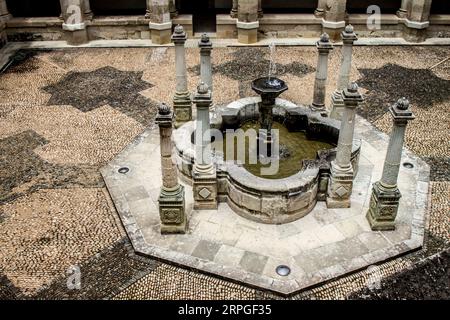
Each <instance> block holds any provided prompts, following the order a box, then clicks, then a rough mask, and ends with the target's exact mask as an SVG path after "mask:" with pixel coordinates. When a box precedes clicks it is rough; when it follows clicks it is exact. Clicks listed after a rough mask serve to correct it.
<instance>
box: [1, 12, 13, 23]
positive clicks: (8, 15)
mask: <svg viewBox="0 0 450 320" xmlns="http://www.w3.org/2000/svg"><path fill="white" fill-rule="evenodd" d="M12 17H13V16H12V15H11V14H9V13H8V14H4V15H2V16H0V23H2V22H6V21H8V20H9V19H11V18H12Z"/></svg>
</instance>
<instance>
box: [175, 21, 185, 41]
mask: <svg viewBox="0 0 450 320" xmlns="http://www.w3.org/2000/svg"><path fill="white" fill-rule="evenodd" d="M186 40H187V35H186V32H185V31H184V28H183V26H181V25H179V24H178V25H176V27H175V29H174V31H173V34H172V42H174V43H175V44H184V43H185V42H186Z"/></svg>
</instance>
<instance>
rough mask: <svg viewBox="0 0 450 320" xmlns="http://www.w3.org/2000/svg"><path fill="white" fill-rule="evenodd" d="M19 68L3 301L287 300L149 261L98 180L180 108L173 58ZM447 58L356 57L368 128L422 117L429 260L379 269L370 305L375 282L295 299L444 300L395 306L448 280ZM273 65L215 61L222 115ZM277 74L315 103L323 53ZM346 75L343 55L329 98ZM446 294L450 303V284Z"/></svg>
mask: <svg viewBox="0 0 450 320" xmlns="http://www.w3.org/2000/svg"><path fill="white" fill-rule="evenodd" d="M20 54H21V57H22V58H23V59H19V60H18V61H17V62H16V63H15V64H13V65H11V66H10V67H9V68H8V69H7V70H6V71H5V72H4V73H2V74H0V248H2V249H1V250H0V299H58V298H70V299H83V298H84V299H86V298H89V299H103V298H113V299H215V298H217V299H255V298H257V299H278V298H280V297H278V296H276V295H274V294H272V293H267V292H262V291H259V290H254V289H252V288H247V287H244V286H241V285H238V284H235V283H231V282H228V281H223V280H220V279H217V278H214V277H211V276H207V275H203V274H199V273H197V272H195V271H191V270H184V269H180V268H178V267H176V266H171V265H167V264H164V263H161V262H158V261H153V260H150V259H147V258H142V257H139V256H136V255H135V254H134V253H133V251H132V248H131V246H130V243H129V240H128V239H127V237H126V236H125V233H124V231H123V229H122V226H121V224H120V221H119V220H118V217H117V213H116V211H115V208H114V206H113V204H112V202H111V200H110V198H109V194H108V192H107V191H106V188H105V186H104V182H103V180H102V178H101V176H100V174H99V171H98V170H99V168H100V167H102V166H103V165H104V164H106V163H107V162H108V161H110V160H111V159H112V158H114V156H115V155H116V154H118V153H119V152H120V151H121V150H122V149H123V148H124V147H125V146H127V145H128V144H129V143H130V142H131V141H132V140H133V138H134V137H135V136H136V135H138V134H139V133H141V132H142V131H143V130H144V129H145V128H146V127H147V126H150V125H152V123H153V118H154V115H155V111H156V109H155V106H156V104H157V103H158V102H162V101H163V102H167V103H170V102H171V96H172V94H173V90H174V86H175V70H174V63H173V61H174V50H173V49H172V48H153V49H148V48H146V49H144V48H127V49H67V50H43V51H23V52H21V53H20ZM448 54H449V48H448V47H420V46H419V47H357V48H355V52H354V68H353V70H352V75H351V78H352V80H356V81H357V82H358V83H359V84H360V86H361V87H362V89H363V91H364V93H365V94H366V96H367V103H366V105H365V106H363V107H362V108H361V109H360V110H359V114H360V115H362V116H364V117H366V118H367V119H369V121H371V122H372V123H373V124H374V125H375V126H377V127H378V128H379V129H380V130H382V131H384V132H387V133H388V132H389V131H390V126H391V119H390V117H389V115H388V114H387V113H386V110H387V107H388V106H389V105H390V104H392V103H393V102H395V101H396V100H397V99H398V98H399V97H400V96H402V95H405V96H406V97H408V98H409V99H410V101H411V103H412V108H413V111H414V113H415V114H416V117H417V118H416V120H414V121H413V122H411V123H410V125H409V126H408V130H407V136H406V146H407V147H408V148H409V149H410V150H412V151H413V152H414V153H416V154H418V155H420V156H421V157H423V158H424V159H425V160H426V161H427V162H428V163H429V164H430V166H431V180H432V184H431V188H430V189H431V190H430V198H431V206H430V208H429V217H428V225H427V231H426V240H425V246H424V248H423V249H422V250H419V251H417V252H415V253H412V254H409V255H407V256H404V257H401V258H397V259H395V260H392V261H390V262H387V263H385V264H382V265H380V266H377V270H376V275H377V277H379V278H380V280H381V288H380V289H376V290H378V291H373V290H369V291H367V287H368V283H369V282H370V281H371V279H372V280H373V274H371V272H373V270H372V271H371V270H363V271H361V272H358V273H355V274H352V275H351V276H348V277H345V278H341V279H338V280H336V281H333V282H330V283H327V284H325V285H323V286H321V287H317V288H314V289H312V290H308V291H305V292H302V293H300V294H298V295H296V296H294V297H292V298H293V299H345V298H352V299H357V298H362V299H365V298H368V299H369V298H386V297H390V298H402V297H411V294H413V295H414V294H416V296H417V297H427V296H429V297H439V295H438V294H432V292H431V291H430V290H432V289H430V288H428V287H427V286H419V287H411V288H409V287H408V286H405V285H403V287H402V288H403V291H404V292H405V293H404V295H403V296H402V295H401V294H397V295H393V294H391V293H389V292H391V291H392V290H395V289H396V288H399V287H401V285H402V283H403V284H404V281H409V282H411V281H412V280H411V279H413V280H414V279H416V278H414V277H415V275H416V274H417V273H421V274H423V273H424V270H425V274H430V277H431V276H432V274H434V275H435V278H433V279H437V280H436V281H438V283H441V284H442V283H444V282H445V279H447V280H448V277H447V278H445V277H442V272H444V275H445V273H446V274H447V275H448V250H449V247H450V246H449V242H450V234H449V232H450V210H449V209H450V204H449V199H450V167H449V163H450V160H449V159H450V145H449V141H450V137H449V132H450V130H449V129H450V114H449V112H448V110H449V109H450V99H449V98H450V97H449V93H450V61H447V62H445V63H442V64H440V65H438V66H437V67H434V68H431V67H432V66H434V65H436V64H437V63H438V62H440V61H442V60H444V59H445V58H447V57H448ZM268 57H269V50H268V49H267V48H265V49H264V48H239V49H236V48H223V49H219V48H217V49H214V51H213V63H214V81H215V83H214V84H215V87H214V101H215V102H216V103H226V102H230V101H232V100H235V99H238V98H240V97H244V96H248V95H254V93H253V92H252V91H251V89H250V80H251V79H252V78H254V77H257V76H264V75H266V74H267V69H268V59H269V58H268ZM276 60H277V70H278V74H279V75H280V77H282V78H283V79H284V80H286V82H287V83H288V85H289V87H290V89H289V90H288V91H287V92H286V93H284V94H283V98H285V99H288V100H291V101H293V102H298V103H302V104H308V103H310V100H311V96H312V90H313V82H314V81H313V80H314V71H315V64H316V49H315V48H313V47H295V48H279V49H277V53H276ZM198 61H199V54H198V50H196V49H187V63H188V81H189V88H190V90H193V89H194V88H195V86H196V84H197V83H198V81H199V75H198V69H199V67H198ZM339 63H340V49H339V48H336V49H335V50H333V52H332V54H331V57H330V72H329V74H330V78H329V84H328V92H329V93H331V92H332V90H333V89H334V86H335V83H336V74H337V72H338V69H339ZM327 99H328V101H327V103H329V98H328V97H327ZM445 251H447V253H446V252H445ZM73 266H78V267H79V269H80V271H81V288H80V289H79V290H69V289H68V288H67V279H68V272H69V270H70V268H71V267H73ZM433 266H436V268H437V269H436V268H435V269H433V270H435V272H434V273H433V272H431V271H430V270H431V269H432V268H433ZM430 268H431V269H430ZM436 270H437V271H436ZM442 270H444V271H442ZM402 279H403V280H402ZM427 279H431V278H426V277H422V278H420V279H418V280H420V281H428V280H427ZM402 281H403V282H402ZM430 281H431V280H430ZM421 287H422V288H421ZM435 287H436V288H440V290H441V294H447V296H446V297H447V298H448V297H449V285H448V282H447V283H444V285H443V286H442V285H441V286H435ZM383 290H385V291H383ZM389 290H391V291H389ZM426 290H428V291H426ZM374 292H375V293H374ZM377 292H378V293H377Z"/></svg>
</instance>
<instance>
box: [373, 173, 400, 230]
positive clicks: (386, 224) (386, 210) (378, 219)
mask: <svg viewBox="0 0 450 320" xmlns="http://www.w3.org/2000/svg"><path fill="white" fill-rule="evenodd" d="M401 196H402V195H401V193H400V190H398V188H397V187H395V188H392V189H388V188H385V187H383V185H382V184H381V183H380V182H379V181H378V182H375V183H374V184H373V189H372V196H371V198H370V208H369V211H368V212H367V215H366V217H367V220H368V221H369V223H370V226H371V228H372V230H374V231H384V230H395V217H396V216H397V210H398V204H399V201H400V198H401Z"/></svg>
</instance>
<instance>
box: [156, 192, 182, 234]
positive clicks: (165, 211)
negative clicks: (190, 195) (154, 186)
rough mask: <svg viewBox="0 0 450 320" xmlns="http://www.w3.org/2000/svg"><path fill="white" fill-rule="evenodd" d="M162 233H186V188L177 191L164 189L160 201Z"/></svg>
mask: <svg viewBox="0 0 450 320" xmlns="http://www.w3.org/2000/svg"><path fill="white" fill-rule="evenodd" d="M158 202H159V216H160V218H161V233H186V230H187V221H186V213H185V212H184V208H185V205H184V187H183V186H182V185H178V188H176V189H175V190H167V189H164V188H162V189H161V193H160V196H159V199H158Z"/></svg>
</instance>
